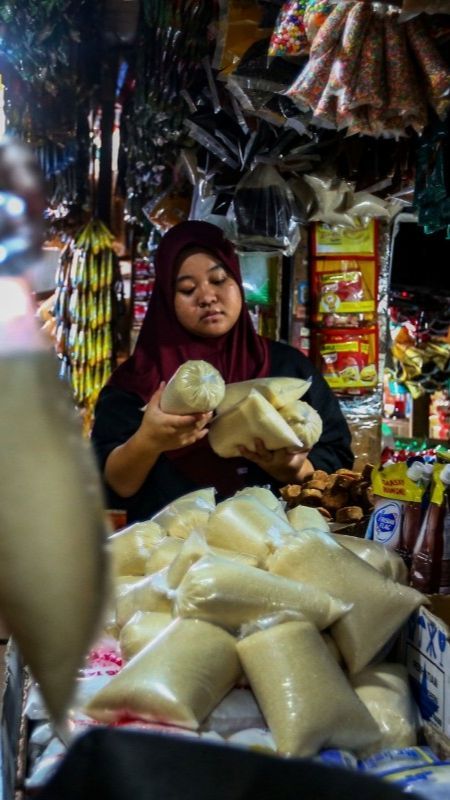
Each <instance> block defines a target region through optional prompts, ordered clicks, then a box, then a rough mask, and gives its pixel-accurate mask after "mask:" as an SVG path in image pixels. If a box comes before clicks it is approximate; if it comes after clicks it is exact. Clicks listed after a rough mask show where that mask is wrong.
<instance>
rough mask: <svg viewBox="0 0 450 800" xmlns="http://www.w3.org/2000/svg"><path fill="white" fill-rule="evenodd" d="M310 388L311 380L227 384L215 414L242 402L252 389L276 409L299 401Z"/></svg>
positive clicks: (263, 380)
mask: <svg viewBox="0 0 450 800" xmlns="http://www.w3.org/2000/svg"><path fill="white" fill-rule="evenodd" d="M310 388H311V379H308V380H303V379H302V378H254V379H253V380H249V381H239V382H238V383H228V384H227V385H226V387H225V397H224V399H223V401H222V402H221V403H220V405H219V406H218V407H217V413H218V414H222V413H223V412H224V411H228V409H229V408H231V407H232V406H235V405H236V403H239V402H240V401H241V400H244V399H245V398H246V397H247V395H248V394H249V393H250V391H251V390H252V389H255V390H256V391H257V392H259V393H260V394H262V396H263V397H265V399H266V400H268V402H269V403H270V404H271V405H272V406H273V407H274V408H277V409H280V408H282V407H283V406H285V405H287V403H291V402H292V401H293V400H299V399H300V398H301V397H303V395H304V394H306V392H307V391H308V390H309V389H310Z"/></svg>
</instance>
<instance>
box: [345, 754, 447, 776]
mask: <svg viewBox="0 0 450 800" xmlns="http://www.w3.org/2000/svg"><path fill="white" fill-rule="evenodd" d="M438 761H439V758H438V756H437V755H436V754H435V753H434V752H433V750H432V749H431V747H402V748H400V749H397V748H394V749H392V748H389V749H388V750H380V751H379V752H378V753H375V754H374V755H372V756H368V757H367V758H363V759H361V760H360V762H359V768H360V769H361V770H363V771H364V772H370V773H371V774H372V775H378V776H379V777H380V778H383V777H384V776H385V775H389V773H391V772H400V771H401V770H404V769H415V768H416V767H428V766H429V765H430V764H436V763H437V762H438Z"/></svg>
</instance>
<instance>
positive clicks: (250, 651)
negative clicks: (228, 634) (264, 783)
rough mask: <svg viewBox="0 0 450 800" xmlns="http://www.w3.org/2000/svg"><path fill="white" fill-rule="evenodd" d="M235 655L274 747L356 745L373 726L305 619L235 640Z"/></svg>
mask: <svg viewBox="0 0 450 800" xmlns="http://www.w3.org/2000/svg"><path fill="white" fill-rule="evenodd" d="M237 648H238V653H239V658H240V659H241V663H242V666H243V668H244V671H245V674H246V675H247V677H248V679H249V682H250V686H251V688H252V689H253V691H254V693H255V696H256V699H257V701H258V704H259V706H260V708H261V710H262V712H263V714H264V717H265V719H266V721H267V723H268V725H269V728H270V731H271V733H272V735H273V737H274V739H275V742H276V744H277V749H278V751H279V752H280V753H283V754H285V755H291V756H299V757H307V756H312V755H316V753H317V752H318V751H319V750H320V749H321V747H322V746H324V745H325V744H326V745H327V746H328V747H343V748H349V749H354V750H359V749H361V748H363V747H367V746H369V745H371V744H374V743H375V742H376V740H377V738H378V736H379V731H378V727H377V725H376V724H375V722H374V720H373V719H372V718H371V716H370V714H369V713H368V711H367V710H366V708H365V707H364V705H363V704H362V702H361V701H360V700H359V698H358V697H357V695H356V693H355V692H354V691H353V689H352V688H351V687H350V685H349V684H348V681H347V680H346V678H345V676H344V673H343V672H342V670H341V669H340V667H339V665H338V664H337V663H336V660H335V659H334V658H333V657H332V656H331V655H330V653H329V651H328V648H327V646H326V644H325V643H324V642H323V640H322V638H321V636H320V634H319V633H318V631H317V630H316V628H315V627H314V625H312V624H311V623H310V622H305V621H303V622H301V621H298V622H295V621H294V622H285V623H283V624H281V625H275V626H274V627H269V628H268V629H267V630H263V631H260V632H258V633H254V634H252V635H251V636H248V637H247V638H245V639H241V640H240V641H239V642H238V644H237Z"/></svg>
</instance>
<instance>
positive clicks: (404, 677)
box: [351, 663, 419, 755]
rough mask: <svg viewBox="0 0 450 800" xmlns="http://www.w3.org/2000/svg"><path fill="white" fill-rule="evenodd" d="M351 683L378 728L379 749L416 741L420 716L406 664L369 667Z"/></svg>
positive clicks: (410, 743)
mask: <svg viewBox="0 0 450 800" xmlns="http://www.w3.org/2000/svg"><path fill="white" fill-rule="evenodd" d="M351 684H352V686H353V688H354V690H355V692H356V694H357V695H358V697H359V698H360V700H361V701H362V702H363V703H364V705H365V706H366V708H367V710H368V711H369V712H370V714H371V715H372V717H373V718H374V720H375V722H376V723H377V725H378V727H379V730H380V739H379V741H378V742H377V748H376V749H377V750H381V749H388V748H401V747H411V746H413V745H415V744H416V743H417V732H418V729H419V715H418V711H417V708H416V706H415V703H414V700H413V698H412V695H411V690H410V688H409V683H408V673H407V671H406V667H404V666H403V665H402V664H385V663H383V664H377V665H375V666H370V667H366V669H364V670H362V672H360V673H359V674H358V675H355V676H354V677H353V678H352V679H351ZM372 752H373V748H372ZM367 755H368V753H367Z"/></svg>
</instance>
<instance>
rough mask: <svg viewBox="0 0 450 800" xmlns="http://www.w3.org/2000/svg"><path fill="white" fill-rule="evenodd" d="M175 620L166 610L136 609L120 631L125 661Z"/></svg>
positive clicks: (121, 649) (121, 648)
mask: <svg viewBox="0 0 450 800" xmlns="http://www.w3.org/2000/svg"><path fill="white" fill-rule="evenodd" d="M172 621H173V617H172V615H171V614H169V613H168V612H166V611H136V613H135V614H133V616H132V617H131V618H130V619H129V620H128V622H126V623H125V625H124V626H123V628H122V630H121V631H120V636H119V644H120V652H121V653H122V657H123V659H124V660H125V661H130V660H131V659H132V658H133V656H135V655H136V654H137V653H139V652H140V651H141V650H143V649H144V647H146V646H147V645H148V644H150V642H152V641H153V639H156V637H157V636H159V634H160V633H161V631H163V630H165V629H166V628H167V627H168V625H170V623H171V622H172Z"/></svg>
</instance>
